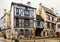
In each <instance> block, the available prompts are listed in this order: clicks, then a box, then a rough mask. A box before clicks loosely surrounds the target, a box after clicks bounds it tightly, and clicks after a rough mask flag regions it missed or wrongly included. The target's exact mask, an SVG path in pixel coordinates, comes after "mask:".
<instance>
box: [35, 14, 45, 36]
mask: <svg viewBox="0 0 60 42" xmlns="http://www.w3.org/2000/svg"><path fill="white" fill-rule="evenodd" d="M43 29H44V20H43V18H42V17H41V16H40V15H36V29H35V36H36V37H41V32H42V31H43Z"/></svg>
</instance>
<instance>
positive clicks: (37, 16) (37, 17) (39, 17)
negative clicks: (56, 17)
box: [36, 15, 44, 21]
mask: <svg viewBox="0 0 60 42" xmlns="http://www.w3.org/2000/svg"><path fill="white" fill-rule="evenodd" d="M36 20H41V21H44V19H43V18H42V17H41V16H40V15H36Z"/></svg>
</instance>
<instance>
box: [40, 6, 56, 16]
mask: <svg viewBox="0 0 60 42" xmlns="http://www.w3.org/2000/svg"><path fill="white" fill-rule="evenodd" d="M41 6H42V5H41ZM42 8H43V9H44V10H45V12H46V13H49V14H51V15H53V16H56V15H55V14H54V12H53V11H52V10H51V9H49V8H47V7H45V6H42Z"/></svg>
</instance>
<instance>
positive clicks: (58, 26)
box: [56, 16, 60, 36]
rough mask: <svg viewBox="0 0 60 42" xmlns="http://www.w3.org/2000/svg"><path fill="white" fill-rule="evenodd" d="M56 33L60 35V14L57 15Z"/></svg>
mask: <svg viewBox="0 0 60 42" xmlns="http://www.w3.org/2000/svg"><path fill="white" fill-rule="evenodd" d="M56 35H57V36H59V35H60V16H57V23H56Z"/></svg>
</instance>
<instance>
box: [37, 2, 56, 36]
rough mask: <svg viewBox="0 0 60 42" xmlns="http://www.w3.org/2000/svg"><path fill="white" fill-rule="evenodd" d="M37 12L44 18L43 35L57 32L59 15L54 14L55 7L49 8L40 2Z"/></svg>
mask: <svg viewBox="0 0 60 42" xmlns="http://www.w3.org/2000/svg"><path fill="white" fill-rule="evenodd" d="M37 13H38V14H39V15H40V16H41V17H42V18H43V20H44V29H43V31H42V33H41V35H42V37H50V36H52V35H53V34H55V32H56V21H57V16H56V15H55V14H54V9H53V8H51V9H49V8H47V7H45V6H43V5H42V4H41V3H40V5H39V9H38V12H37Z"/></svg>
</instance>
